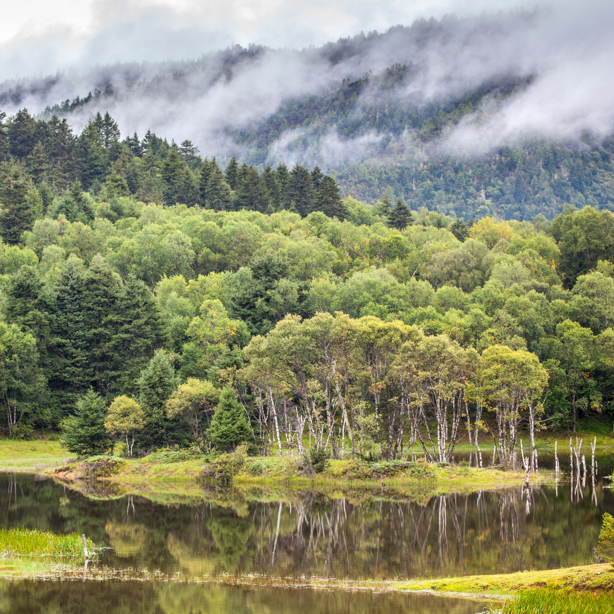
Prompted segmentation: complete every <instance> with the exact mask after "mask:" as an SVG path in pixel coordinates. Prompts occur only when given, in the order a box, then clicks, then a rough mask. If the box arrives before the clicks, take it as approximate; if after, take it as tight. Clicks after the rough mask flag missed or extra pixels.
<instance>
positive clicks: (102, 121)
mask: <svg viewBox="0 0 614 614" xmlns="http://www.w3.org/2000/svg"><path fill="white" fill-rule="evenodd" d="M95 123H96V127H97V128H98V130H99V132H100V136H101V138H102V145H103V147H104V148H105V149H110V148H111V147H112V146H113V145H115V144H116V143H119V139H120V138H121V133H120V131H119V126H118V125H117V122H116V121H115V120H114V119H113V118H112V117H111V115H109V112H108V111H107V112H106V113H105V114H104V117H103V118H100V113H98V115H97V117H96V122H95Z"/></svg>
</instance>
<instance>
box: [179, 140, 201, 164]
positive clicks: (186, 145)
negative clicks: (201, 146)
mask: <svg viewBox="0 0 614 614" xmlns="http://www.w3.org/2000/svg"><path fill="white" fill-rule="evenodd" d="M179 153H180V154H181V159H182V160H183V161H184V163H185V164H187V165H188V166H190V167H193V166H194V165H196V164H198V161H199V157H198V147H196V145H194V143H192V141H190V140H187V139H186V140H185V141H182V143H181V146H180V147H179Z"/></svg>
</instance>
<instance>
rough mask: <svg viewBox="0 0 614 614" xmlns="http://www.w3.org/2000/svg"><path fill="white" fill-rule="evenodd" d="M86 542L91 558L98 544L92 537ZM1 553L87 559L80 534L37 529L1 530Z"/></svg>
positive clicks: (82, 560)
mask: <svg viewBox="0 0 614 614" xmlns="http://www.w3.org/2000/svg"><path fill="white" fill-rule="evenodd" d="M86 544H87V550H88V552H89V553H90V558H91V556H92V553H93V552H95V550H96V546H95V544H94V542H93V541H92V540H91V539H86ZM0 553H1V554H2V555H3V556H32V557H49V558H51V557H63V558H70V559H71V562H75V563H83V562H84V561H85V553H84V551H83V541H82V539H81V536H80V535H77V534H76V533H72V534H70V535H56V534H55V533H51V532H49V531H37V530H36V529H9V530H8V531H4V530H0Z"/></svg>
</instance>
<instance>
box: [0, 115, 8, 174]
mask: <svg viewBox="0 0 614 614" xmlns="http://www.w3.org/2000/svg"><path fill="white" fill-rule="evenodd" d="M5 119H6V113H5V112H4V111H0V162H4V160H6V159H7V157H8V154H9V135H8V131H7V129H6V124H5V123H4V120H5Z"/></svg>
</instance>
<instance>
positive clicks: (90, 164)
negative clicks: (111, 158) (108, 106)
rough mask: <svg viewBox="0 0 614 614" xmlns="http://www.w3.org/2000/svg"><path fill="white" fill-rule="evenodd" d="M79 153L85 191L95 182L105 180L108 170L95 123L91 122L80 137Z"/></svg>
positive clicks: (78, 142)
mask: <svg viewBox="0 0 614 614" xmlns="http://www.w3.org/2000/svg"><path fill="white" fill-rule="evenodd" d="M77 151H78V158H79V159H78V164H79V167H80V176H81V181H82V184H83V186H84V187H85V189H89V188H90V186H92V185H93V184H94V182H96V181H100V182H102V181H103V180H104V177H105V174H106V169H107V159H106V153H105V151H104V149H103V146H102V138H101V137H100V132H99V131H98V128H96V126H95V125H94V122H93V121H90V122H89V123H88V124H87V125H86V126H85V128H84V129H83V131H82V132H81V134H80V135H79V138H78V140H77Z"/></svg>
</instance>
